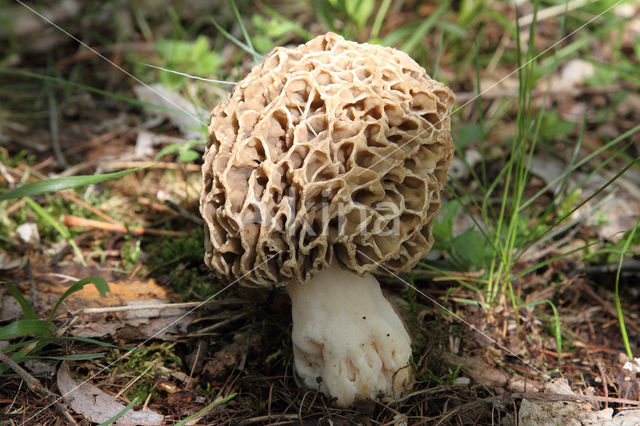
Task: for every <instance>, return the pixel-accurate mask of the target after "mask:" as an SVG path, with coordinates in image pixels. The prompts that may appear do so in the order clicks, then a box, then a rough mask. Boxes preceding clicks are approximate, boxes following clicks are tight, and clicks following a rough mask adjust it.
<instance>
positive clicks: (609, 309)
mask: <svg viewBox="0 0 640 426" xmlns="http://www.w3.org/2000/svg"><path fill="white" fill-rule="evenodd" d="M579 287H580V288H581V289H582V290H584V291H585V292H586V293H587V294H588V295H589V296H591V297H592V298H593V299H595V300H596V302H598V303H599V304H600V305H602V307H603V308H604V309H605V310H606V311H607V312H609V314H611V315H612V316H613V317H614V318H618V311H616V308H614V307H613V306H612V305H611V303H609V302H607V301H606V300H604V299H603V298H602V297H600V296H599V295H598V294H597V293H596V292H595V291H593V289H592V288H591V287H589V286H588V285H586V284H579ZM624 321H625V324H627V325H628V326H629V327H631V328H633V329H634V330H635V331H638V332H640V327H638V325H637V324H636V323H635V322H633V321H632V320H631V318H629V316H627V315H624Z"/></svg>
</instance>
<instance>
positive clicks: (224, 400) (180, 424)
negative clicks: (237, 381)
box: [176, 393, 237, 426]
mask: <svg viewBox="0 0 640 426" xmlns="http://www.w3.org/2000/svg"><path fill="white" fill-rule="evenodd" d="M236 395H237V393H232V394H231V395H228V396H225V397H224V398H222V399H217V400H215V401H213V402H212V403H211V404H209V405H207V406H206V407H204V408H203V409H202V410H199V411H198V412H196V413H195V414H192V415H190V416H189V417H187V418H186V419H184V420H181V421H179V422H178V423H176V426H184V425H185V424H187V422H188V421H189V420H192V419H196V418H198V417H199V416H201V415H202V414H204V413H206V412H207V411H209V410H211V409H212V408H214V407H217V406H218V405H222V404H226V403H227V402H229V401H231V400H232V399H233V398H234V397H235V396H236Z"/></svg>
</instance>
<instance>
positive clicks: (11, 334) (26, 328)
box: [0, 319, 55, 340]
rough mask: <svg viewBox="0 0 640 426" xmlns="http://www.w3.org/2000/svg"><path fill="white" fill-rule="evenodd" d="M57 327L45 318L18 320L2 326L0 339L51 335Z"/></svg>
mask: <svg viewBox="0 0 640 426" xmlns="http://www.w3.org/2000/svg"><path fill="white" fill-rule="evenodd" d="M54 331H55V328H54V327H53V325H52V324H51V323H50V322H49V321H45V320H32V319H31V320H28V319H27V320H18V321H14V322H12V323H11V324H9V325H6V326H4V327H2V328H0V340H9V339H13V338H16V337H22V336H31V335H34V336H44V337H49V336H51V335H52V334H53V333H54Z"/></svg>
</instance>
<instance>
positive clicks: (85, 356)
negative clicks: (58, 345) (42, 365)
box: [25, 352, 105, 361]
mask: <svg viewBox="0 0 640 426" xmlns="http://www.w3.org/2000/svg"><path fill="white" fill-rule="evenodd" d="M104 356H105V353H104V352H90V353H86V354H71V355H47V356H27V357H25V361H28V360H29V359H51V360H54V361H87V360H90V359H100V358H104Z"/></svg>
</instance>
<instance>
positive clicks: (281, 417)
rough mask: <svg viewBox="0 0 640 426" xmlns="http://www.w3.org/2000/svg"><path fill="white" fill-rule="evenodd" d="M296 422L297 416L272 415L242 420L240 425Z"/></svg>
mask: <svg viewBox="0 0 640 426" xmlns="http://www.w3.org/2000/svg"><path fill="white" fill-rule="evenodd" d="M276 419H277V420H298V415H297V414H272V415H271V416H268V415H267V416H258V417H251V418H249V419H246V420H243V421H242V424H243V425H250V424H253V423H265V422H270V421H273V420H276ZM269 424H271V425H272V424H274V423H269Z"/></svg>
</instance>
